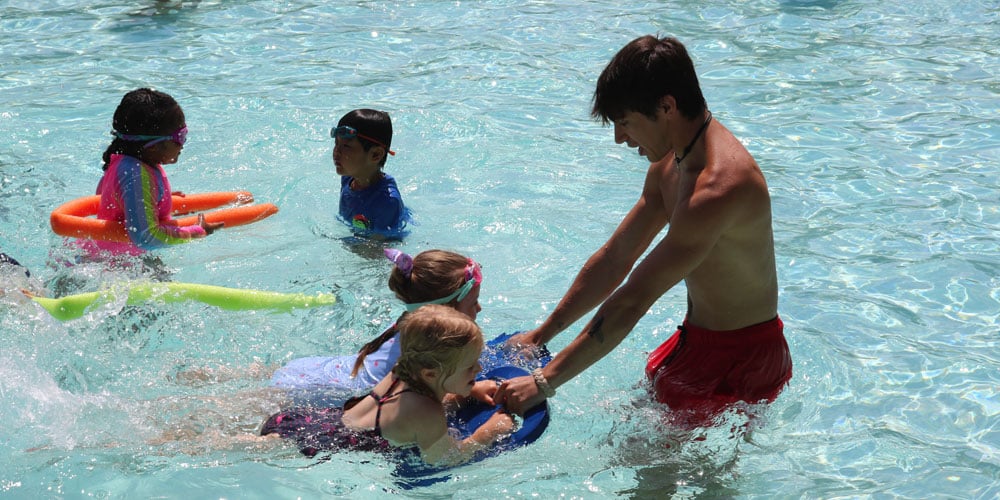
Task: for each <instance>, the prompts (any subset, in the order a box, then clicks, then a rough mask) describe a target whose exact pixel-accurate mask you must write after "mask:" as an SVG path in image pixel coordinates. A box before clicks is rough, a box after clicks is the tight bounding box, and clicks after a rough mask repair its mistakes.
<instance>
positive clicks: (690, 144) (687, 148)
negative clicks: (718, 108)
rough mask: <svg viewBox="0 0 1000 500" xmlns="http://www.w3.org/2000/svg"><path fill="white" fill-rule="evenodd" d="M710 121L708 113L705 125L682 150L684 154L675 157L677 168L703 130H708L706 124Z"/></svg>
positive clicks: (710, 113) (702, 125)
mask: <svg viewBox="0 0 1000 500" xmlns="http://www.w3.org/2000/svg"><path fill="white" fill-rule="evenodd" d="M710 121H712V112H711V111H709V112H708V118H705V123H702V124H701V128H700V129H698V133H697V134H694V139H691V142H689V143H688V145H687V147H686V148H684V152H683V153H681V154H679V155H676V156H677V166H678V167H679V166H680V165H681V161H683V160H684V158H687V156H688V154H690V153H691V148H693V147H694V143H696V142H698V138H699V137H701V134H703V133H705V129H707V128H708V122H710Z"/></svg>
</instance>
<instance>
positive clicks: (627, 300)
mask: <svg viewBox="0 0 1000 500" xmlns="http://www.w3.org/2000/svg"><path fill="white" fill-rule="evenodd" d="M738 198H739V196H737V195H736V193H735V192H733V191H727V192H725V193H718V192H716V191H714V190H713V188H712V187H710V186H708V187H705V188H704V190H702V191H698V190H697V189H696V194H694V195H692V196H691V197H690V199H688V200H686V201H682V203H679V204H678V206H677V208H676V209H675V210H674V212H673V214H672V216H671V223H670V230H669V231H668V232H667V235H666V236H665V237H664V238H663V240H662V241H661V242H660V243H658V244H657V245H656V247H655V248H654V249H653V250H652V251H651V252H650V253H649V255H648V256H646V258H645V259H643V261H642V262H641V263H640V264H639V265H638V266H636V268H635V270H634V271H632V274H631V276H630V277H629V279H628V281H627V282H626V283H625V284H624V285H622V287H621V288H619V289H618V290H617V291H615V293H614V294H612V295H611V297H610V298H609V299H608V300H607V301H606V302H605V303H604V304H603V305H602V306H601V307H600V308H599V309H598V310H597V313H596V314H595V315H594V317H593V318H592V319H591V320H590V322H588V323H587V325H586V326H585V327H584V329H583V331H582V332H581V333H580V334H579V335H578V336H577V337H576V339H574V340H573V342H571V343H570V344H569V345H568V346H567V347H566V348H565V349H563V350H562V351H560V352H559V354H558V355H556V356H555V358H554V359H553V360H552V361H551V362H550V363H549V364H548V365H546V366H545V368H543V369H542V371H541V374H542V376H543V377H544V378H545V379H546V380H547V382H548V384H549V385H550V386H551V387H552V388H558V387H559V386H561V385H562V384H565V383H566V382H567V381H569V380H570V379H572V378H573V377H575V376H577V375H579V374H580V373H581V372H583V371H584V370H585V369H587V368H588V367H590V366H591V365H592V364H594V363H596V362H597V361H598V360H599V359H601V358H603V357H604V356H605V355H607V354H608V353H609V352H611V350H613V349H614V348H615V347H616V346H618V344H620V343H621V341H622V340H623V339H624V338H625V337H626V336H627V335H628V334H629V333H630V332H631V331H632V329H633V328H634V327H635V325H636V323H638V322H639V319H640V318H642V316H643V315H644V314H646V312H647V311H648V310H649V308H650V307H652V305H653V303H654V302H656V300H657V299H659V298H660V297H661V296H662V295H663V294H664V293H666V292H667V290H669V289H671V288H672V287H673V286H675V285H676V284H677V283H679V282H680V281H681V280H682V279H684V278H685V277H686V276H687V275H688V274H690V273H691V272H692V271H693V270H694V269H696V268H697V267H698V265H699V264H700V263H701V262H702V261H703V260H704V259H705V257H706V256H707V255H708V254H709V253H710V252H711V251H712V249H713V248H714V247H715V245H716V243H717V242H718V240H719V238H720V236H721V235H722V234H723V232H724V231H725V229H726V228H727V227H729V226H730V225H731V224H732V222H733V221H734V220H736V219H737V217H738V213H739V206H740V205H739V201H738ZM495 398H497V399H499V400H501V401H504V402H505V403H506V404H507V406H508V408H510V409H511V410H512V411H515V412H518V413H520V412H523V411H524V410H527V409H529V408H531V407H532V406H534V405H536V404H538V403H540V402H541V401H542V400H543V399H544V397H543V396H542V395H541V394H540V393H539V389H538V387H537V385H536V384H535V380H534V379H533V378H532V377H519V378H516V379H511V380H508V381H506V382H504V384H503V385H502V386H501V388H500V391H498V394H497V395H495Z"/></svg>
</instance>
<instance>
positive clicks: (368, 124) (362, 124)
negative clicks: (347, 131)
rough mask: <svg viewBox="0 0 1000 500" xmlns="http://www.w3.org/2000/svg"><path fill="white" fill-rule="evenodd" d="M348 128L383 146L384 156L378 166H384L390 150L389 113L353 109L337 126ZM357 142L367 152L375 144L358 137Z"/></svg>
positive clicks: (390, 122)
mask: <svg viewBox="0 0 1000 500" xmlns="http://www.w3.org/2000/svg"><path fill="white" fill-rule="evenodd" d="M344 125H346V126H348V127H352V128H354V130H357V131H358V133H359V134H362V135H367V136H368V137H371V138H372V139H375V140H377V141H381V142H382V145H384V146H385V154H383V155H382V161H381V162H379V166H382V167H384V166H385V160H386V159H388V158H389V150H390V149H392V119H391V118H389V113H386V112H385V111H378V110H375V109H366V108H365V109H355V110H354V111H351V112H349V113H347V114H346V115H344V116H343V117H342V118H341V119H340V121H339V122H337V126H338V127H341V126H344ZM358 141H360V142H361V146H362V147H364V148H365V151H368V150H369V149H371V148H372V147H374V146H375V145H376V144H375V143H374V142H372V141H369V140H367V139H365V138H363V137H358Z"/></svg>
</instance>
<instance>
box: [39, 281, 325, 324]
mask: <svg viewBox="0 0 1000 500" xmlns="http://www.w3.org/2000/svg"><path fill="white" fill-rule="evenodd" d="M122 292H124V290H115V289H108V290H102V291H99V292H89V293H81V294H77V295H68V296H66V297H62V298H58V299H50V298H46V297H32V299H33V300H34V301H35V302H38V303H39V304H41V305H42V307H44V308H45V309H46V310H47V311H49V313H50V314H52V316H53V317H55V318H56V319H58V320H61V321H66V320H70V319H76V318H79V317H81V316H83V315H84V313H86V312H87V309H88V308H89V307H91V306H93V305H95V304H103V303H107V302H110V301H113V300H114V299H115V298H117V297H118V294H119V293H122ZM157 300H158V301H162V302H182V301H185V300H197V301H199V302H204V303H205V304H208V305H212V306H215V307H219V308H222V309H228V310H231V311H244V310H255V309H268V310H272V311H282V312H287V311H291V310H292V309H302V308H307V307H317V306H327V305H332V304H334V303H336V302H337V299H336V297H335V296H334V295H333V294H328V293H318V294H316V295H306V294H304V293H281V292H268V291H263V290H247V289H241V288H226V287H222V286H213V285H201V284H197V283H142V284H138V285H133V286H131V287H129V289H128V298H127V299H126V304H128V305H138V304H142V303H146V302H151V301H157Z"/></svg>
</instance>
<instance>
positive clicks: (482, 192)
mask: <svg viewBox="0 0 1000 500" xmlns="http://www.w3.org/2000/svg"><path fill="white" fill-rule="evenodd" d="M998 16H1000V10H998V7H997V5H996V3H995V2H992V1H988V0H973V1H970V2H952V3H950V4H949V3H942V2H937V1H931V0H915V1H911V2H877V1H873V0H854V1H847V0H845V1H837V0H816V1H793V0H784V1H780V0H754V1H749V2H729V1H719V0H710V1H704V2H678V1H671V2H650V3H646V4H636V5H632V6H624V7H623V6H622V5H621V2H612V1H607V2H599V1H591V2H568V1H549V2H523V1H483V2H456V1H451V2H440V1H432V2H381V1H362V2H315V3H309V2H275V1H273V0H247V1H225V2H223V1H200V2H199V1H183V2H180V1H172V2H171V1H167V2H153V1H148V0H147V1H140V2H120V1H109V0H103V1H96V2H78V1H70V0H63V1H58V0H35V1H30V2H29V1H23V0H5V1H2V2H0V32H2V33H3V39H4V41H3V43H2V45H0V198H2V200H0V249H2V250H3V251H5V252H7V253H9V254H11V255H12V256H14V257H16V258H17V259H19V260H20V261H21V262H22V263H24V264H25V265H27V266H28V268H30V269H31V271H32V273H33V276H34V277H36V278H37V281H36V282H34V283H27V284H25V283H23V282H19V281H17V280H11V279H9V278H8V279H7V281H5V282H4V289H5V291H7V292H12V291H15V290H16V289H17V288H18V287H22V286H25V285H31V286H37V287H41V286H46V287H48V288H49V289H48V293H51V294H57V293H60V290H70V289H72V290H74V291H90V290H94V289H97V288H98V287H101V286H111V285H112V284H119V285H120V284H121V283H123V282H126V281H128V280H132V279H137V277H136V276H134V275H132V274H131V273H128V272H122V271H116V272H106V271H102V269H101V267H100V266H84V265H81V266H74V267H65V266H62V265H60V264H58V262H60V261H61V259H65V258H67V252H69V251H68V250H67V249H66V248H65V247H64V245H63V241H62V240H61V238H59V237H56V236H55V235H54V234H53V233H52V232H51V231H50V229H49V226H48V215H49V213H50V212H51V210H52V209H53V208H55V207H56V206H57V205H59V204H60V203H62V202H64V201H66V200H69V199H73V198H76V197H79V196H83V195H86V194H90V193H91V192H93V189H94V186H95V184H96V182H97V179H98V178H99V177H100V173H101V172H100V162H99V157H100V154H101V153H102V152H103V150H104V148H105V147H106V146H107V143H108V139H109V136H108V130H109V128H110V122H111V115H112V113H113V111H114V107H115V105H116V104H117V102H118V101H119V100H120V98H121V96H122V94H123V93H124V92H126V91H128V90H131V89H133V88H136V87H138V86H147V85H148V86H154V87H156V88H158V89H161V90H164V91H167V92H169V93H171V94H172V95H173V96H175V97H176V98H177V99H178V100H179V102H180V103H181V105H182V106H183V107H184V111H185V113H186V115H187V120H188V126H189V128H190V137H189V143H188V145H187V146H186V147H185V149H184V153H183V155H182V157H181V161H180V162H179V163H178V164H176V165H172V166H169V167H168V172H169V175H170V180H171V182H172V184H173V186H174V188H175V189H178V190H182V191H186V192H199V191H220V190H232V189H248V190H250V191H253V193H254V194H255V195H256V197H257V199H258V200H260V201H270V202H274V203H276V204H278V205H279V206H280V207H281V211H280V213H279V214H278V215H276V216H274V217H272V218H270V219H268V220H266V221H264V222H260V223H257V224H254V225H252V226H246V227H242V228H232V229H229V230H224V231H222V232H220V233H219V234H217V235H213V236H212V237H210V238H209V239H207V240H203V241H199V242H197V243H194V244H190V245H184V246H180V247H175V248H171V249H168V250H165V251H160V252H158V254H157V255H158V256H159V257H160V258H161V259H162V261H163V263H164V264H165V265H166V267H168V268H169V269H170V270H172V271H173V273H174V274H173V277H172V279H173V280H175V281H180V282H196V283H208V284H214V285H222V286H230V287H238V288H255V289H265V290H275V291H284V292H304V293H315V292H333V293H336V294H337V296H338V299H339V302H338V304H337V305H335V306H333V307H325V308H315V309H308V310H299V311H295V312H292V313H266V312H262V311H256V312H255V311H225V310H220V309H217V308H214V307H211V306H207V305H204V304H200V303H197V302H189V303H180V304H161V303H150V304H146V305H143V306H140V307H136V308H124V307H123V304H121V303H117V304H114V303H113V304H110V305H107V306H106V307H103V308H100V309H97V310H93V311H90V312H89V313H88V314H87V315H86V316H85V317H83V318H81V319H79V320H75V321H70V322H59V321H56V320H54V319H52V318H51V317H49V316H48V315H47V313H45V312H44V311H43V310H42V309H41V308H39V307H37V306H35V305H34V303H32V302H29V301H27V300H26V299H23V298H19V294H17V293H16V292H15V293H13V294H10V293H8V294H7V295H6V296H5V297H4V298H3V299H0V316H2V318H0V320H2V322H0V324H2V326H0V334H2V339H3V342H4V348H3V349H2V351H0V395H2V398H3V399H2V400H3V403H4V404H3V405H0V417H2V419H3V421H5V422H6V425H5V426H4V427H3V430H2V431H0V449H2V452H0V494H2V495H3V496H10V497H23V498H37V497H60V498H73V497H98V498H103V497H115V498H122V497H125V498H146V497H153V496H162V497H172V498H184V497H192V498H206V497H228V498H294V497H303V498H318V497H329V496H337V495H343V496H349V497H356V498H364V497H374V496H381V495H384V494H386V493H391V492H399V493H405V494H406V495H411V496H418V497H427V498H430V497H438V496H452V497H456V498H497V497H528V496H538V497H541V498H553V497H557V496H562V497H578V498H600V497H610V496H635V497H663V496H665V495H668V494H671V493H673V494H675V495H676V496H677V497H695V496H701V495H704V496H710V497H718V496H723V497H730V496H735V497H800V496H803V497H823V498H830V497H845V496H846V497H855V496H877V497H903V498H925V497H928V496H953V497H976V498H993V497H996V496H997V495H998V494H1000V486H998V482H1000V481H998V475H1000V448H998V447H1000V429H998V425H1000V420H998V414H1000V398H998V394H997V388H998V382H1000V374H998V370H997V368H996V367H997V365H998V362H1000V355H998V354H997V353H998V350H997V344H998V342H997V340H998V315H1000V305H998V302H1000V278H998V275H1000V252H998V247H997V241H998V228H1000V217H998V213H997V212H998V206H1000V204H998V198H1000V196H998V191H997V178H998V167H997V164H998V160H1000V154H998V150H1000V148H998V146H1000V127H998V122H997V117H998V116H1000V98H998V92H1000V84H998V83H997V82H998V81H1000V75H998V67H1000V64H998V61H1000V59H998V54H1000V50H998V49H997V47H998V45H1000V44H998V41H1000V40H998V38H1000V37H998V35H997V34H998V33H1000V22H998ZM646 33H659V34H671V35H675V36H678V37H680V38H681V39H682V40H683V41H684V42H686V44H687V45H688V47H689V50H690V51H691V53H692V55H693V57H694V59H695V62H696V65H697V69H698V72H699V75H700V77H701V82H702V85H703V87H704V90H705V93H706V97H707V99H708V102H709V106H710V108H711V109H712V111H713V112H714V114H715V116H716V118H718V119H719V120H720V121H721V122H723V123H725V124H726V125H727V126H728V127H729V128H730V129H732V130H733V131H734V132H735V133H736V134H737V135H738V136H739V137H740V138H741V139H742V140H743V141H744V143H745V144H746V146H747V148H748V149H749V150H750V151H751V152H752V153H753V154H754V155H755V156H756V158H757V159H758V161H759V163H760V165H761V167H762V168H763V170H764V172H765V173H766V175H767V178H768V181H769V183H770V188H771V193H772V200H773V206H774V228H775V240H776V251H777V259H778V272H779V278H780V285H781V295H780V299H781V306H780V311H781V315H782V317H783V318H784V320H785V324H786V334H787V336H788V340H789V344H790V346H791V350H792V354H793V356H794V360H795V375H794V378H793V379H792V381H791V384H790V385H789V386H788V388H787V389H786V390H785V391H784V393H783V394H782V395H781V396H780V397H779V399H778V400H777V401H776V402H775V403H774V404H772V405H771V406H769V407H768V408H767V409H766V410H765V411H764V413H763V418H761V419H760V420H759V421H757V422H755V423H754V425H753V427H752V428H751V430H750V431H749V432H747V431H745V430H741V427H740V426H741V425H742V424H743V423H745V419H742V418H741V417H740V416H739V415H735V414H734V415H729V416H727V417H726V420H725V421H723V422H721V423H720V424H719V425H718V426H716V427H713V428H708V429H701V430H698V431H697V432H695V433H694V434H693V435H679V434H678V433H677V432H675V431H671V430H669V429H667V428H665V427H664V426H663V425H662V424H661V416H662V409H661V408H658V407H657V406H656V405H653V404H651V403H650V402H649V399H648V397H647V396H646V394H645V391H644V389H643V386H642V385H641V381H642V368H643V366H644V361H645V356H646V354H647V353H648V352H649V351H650V350H652V349H654V348H655V347H656V346H657V345H659V343H660V342H662V341H663V340H664V339H665V338H666V337H667V336H668V335H669V334H670V333H671V332H672V331H673V328H674V325H676V324H677V322H678V321H680V320H681V319H682V315H683V313H684V300H683V298H684V290H683V288H682V287H681V288H679V289H675V290H672V291H670V292H669V293H668V294H666V295H665V296H664V297H663V299H662V300H660V301H659V302H657V303H656V304H655V305H654V306H653V308H652V309H651V310H650V311H649V314H648V315H647V316H646V317H645V318H644V319H643V320H642V321H641V322H640V323H639V324H638V326H637V327H636V328H635V330H634V331H633V333H632V334H631V336H630V337H629V338H628V339H626V340H625V342H624V343H623V344H622V345H621V346H620V347H619V348H618V349H617V350H616V351H615V352H614V353H612V354H611V355H609V356H608V357H607V358H606V359H604V360H602V361H601V362H600V363H598V364H597V365H595V366H594V367H593V368H591V369H590V370H588V371H587V372H585V373H584V374H583V375H582V376H580V377H578V378H577V379H576V380H574V381H573V382H571V383H569V384H567V385H565V386H564V387H562V388H560V391H559V395H558V396H557V397H556V398H555V399H553V400H552V401H551V410H552V424H551V425H550V427H549V429H548V431H547V432H546V433H545V435H543V436H542V438H541V439H540V440H539V441H538V442H536V443H534V444H533V445H531V446H528V447H526V448H522V449H520V450H517V451H514V452H510V453H507V454H504V455H502V456H500V457H498V458H494V459H490V460H487V461H483V462H479V463H476V464H473V465H470V466H466V467H462V468H459V469H457V470H455V471H453V473H452V474H451V475H450V478H448V479H447V480H446V481H441V482H438V483H436V484H433V485H430V486H426V487H420V488H415V489H405V488H406V485H405V484H401V482H400V480H399V478H398V477H395V476H394V474H393V471H394V469H393V465H392V464H391V463H390V462H387V461H386V460H385V459H383V458H381V457H376V456H369V455H364V454H356V453H341V454H336V455H333V456H332V457H330V458H329V460H328V461H316V460H309V459H306V458H304V457H301V456H300V455H298V453H297V452H296V450H295V449H294V448H292V447H279V448H269V449H265V450H261V449H256V448H253V447H247V446H240V445H238V444H237V445H234V444H233V441H235V439H236V438H237V437H238V436H240V435H244V434H251V433H253V432H254V431H255V430H256V428H257V427H258V426H259V424H260V422H261V420H262V419H263V418H264V417H265V416H266V415H267V414H268V413H270V412H271V411H273V410H274V409H275V407H274V402H273V400H272V399H271V396H269V395H267V394H264V393H262V391H261V390H260V389H261V388H263V387H264V386H265V385H266V382H265V379H264V378H262V377H261V376H257V375H255V373H254V370H253V368H256V367H264V368H266V367H268V366H274V365H279V364H281V363H283V362H285V361H287V360H289V359H291V358H294V357H298V356H306V355H313V354H340V353H346V352H351V351H353V350H355V349H356V348H357V347H358V346H359V345H360V344H361V343H362V342H363V341H365V340H367V339H369V338H371V337H373V336H374V335H376V334H377V333H379V332H381V331H382V329H384V328H385V327H386V326H387V325H388V324H390V323H391V322H392V321H393V320H394V318H395V317H396V316H397V315H398V314H399V313H400V312H401V308H400V305H399V304H398V302H397V301H396V300H395V299H394V298H393V297H392V295H391V292H389V291H388V289H387V288H386V286H385V283H386V279H387V276H388V273H389V267H388V265H387V264H386V263H385V261H384V260H381V259H379V258H378V255H379V253H380V249H381V247H380V246H379V245H377V244H366V243H359V242H357V241H354V240H352V239H351V238H350V235H349V232H348V230H347V229H346V228H345V227H344V226H343V225H341V224H340V223H339V222H338V221H337V219H336V207H337V196H338V187H339V181H338V178H337V177H336V175H335V173H334V171H333V166H332V163H331V160H330V150H331V146H332V144H331V140H330V139H329V137H328V131H329V128H330V126H331V125H332V124H334V123H335V122H336V120H337V119H338V118H339V117H340V116H341V115H342V114H343V113H345V112H346V111H348V110H350V109H352V108H356V107H376V108H380V109H384V110H387V111H388V112H389V113H390V114H391V115H392V117H393V121H394V126H395V131H396V133H395V137H394V140H393V146H394V149H395V150H397V151H398V155H397V156H395V157H393V158H391V159H390V160H389V163H388V164H387V167H386V168H387V170H388V171H389V172H390V173H392V174H393V175H395V176H396V178H397V180H398V181H399V183H400V185H401V188H402V191H403V195H404V197H405V199H406V201H407V203H408V204H409V206H410V207H411V208H412V209H413V211H414V212H415V214H416V219H417V225H415V226H413V227H412V234H411V235H410V236H409V237H408V238H407V239H406V240H405V241H404V242H402V243H400V244H397V245H396V246H398V247H400V248H403V249H404V250H406V251H408V252H411V253H416V252H419V251H421V250H425V249H429V248H435V247H440V248H448V249H453V250H456V251H459V252H462V253H465V254H468V255H471V256H473V257H475V258H476V259H477V260H480V261H481V262H482V263H483V265H484V269H485V273H486V282H485V283H484V287H483V292H482V298H481V301H482V304H483V307H484V310H483V312H482V314H481V315H480V323H481V324H482V326H483V328H484V330H485V331H486V332H487V335H488V336H493V335H496V334H499V333H501V332H510V331H515V330H521V329H525V328H529V327H531V326H533V325H536V324H538V323H539V322H540V321H541V320H542V319H543V318H544V316H545V315H546V313H547V312H548V311H551V309H552V308H553V307H554V305H555V303H556V302H557V301H558V299H559V297H560V296H561V295H562V293H563V292H564V291H565V290H566V288H567V286H568V285H569V283H570V281H571V279H572V277H573V275H574V274H575V271H576V270H577V269H579V267H580V265H581V264H582V263H583V261H584V260H585V259H586V258H587V257H588V256H589V255H590V253H591V252H593V251H594V250H596V249H597V248H598V247H599V245H600V244H601V243H602V242H603V241H604V240H605V238H607V236H608V235H609V234H610V232H611V231H612V230H613V228H614V227H615V225H616V224H617V222H618V221H619V220H620V219H621V217H622V216H623V215H624V214H625V212H626V211H627V210H628V209H629V208H630V207H631V205H632V203H634V201H635V199H636V197H637V196H638V188H639V186H640V184H641V182H642V179H643V175H644V172H645V167H646V164H645V163H644V161H643V159H642V158H641V157H638V156H636V154H635V152H634V151H633V150H630V149H627V148H626V147H624V146H620V145H615V144H614V143H613V140H612V135H611V131H610V130H608V129H607V128H603V127H602V126H600V124H599V123H595V122H594V121H592V120H590V118H589V116H588V111H589V106H590V96H591V93H592V91H593V85H594V82H595V79H596V77H597V75H598V73H599V72H600V70H601V69H602V68H603V66H604V65H605V64H606V63H607V61H608V60H609V59H610V57H611V56H612V55H613V54H614V52H615V51H617V49H618V48H620V47H621V46H622V45H624V44H625V43H626V42H627V41H629V40H630V39H632V38H634V37H636V36H638V35H641V34H646ZM68 258H72V254H71V253H70V254H69V256H68ZM580 326H582V325H577V326H576V327H574V328H571V329H570V330H569V331H568V332H567V333H565V334H563V336H561V337H558V338H557V339H556V340H554V341H553V342H552V345H551V347H552V348H553V350H557V349H558V348H560V347H562V346H564V345H566V343H567V342H568V341H569V340H570V339H571V338H572V336H573V335H575V333H576V331H577V330H578V328H579V327H580ZM200 368H212V369H213V370H215V371H214V372H213V373H216V374H220V373H223V374H225V373H229V372H235V374H236V375H240V376H237V377H236V378H233V379H228V377H217V378H214V379H210V380H207V381H196V380H194V381H193V380H190V379H188V378H185V377H184V376H183V374H184V373H187V372H188V371H189V370H192V369H194V370H197V369H200ZM164 436H167V437H169V438H176V439H167V440H166V441H165V442H160V441H157V439H158V438H161V437H164Z"/></svg>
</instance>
